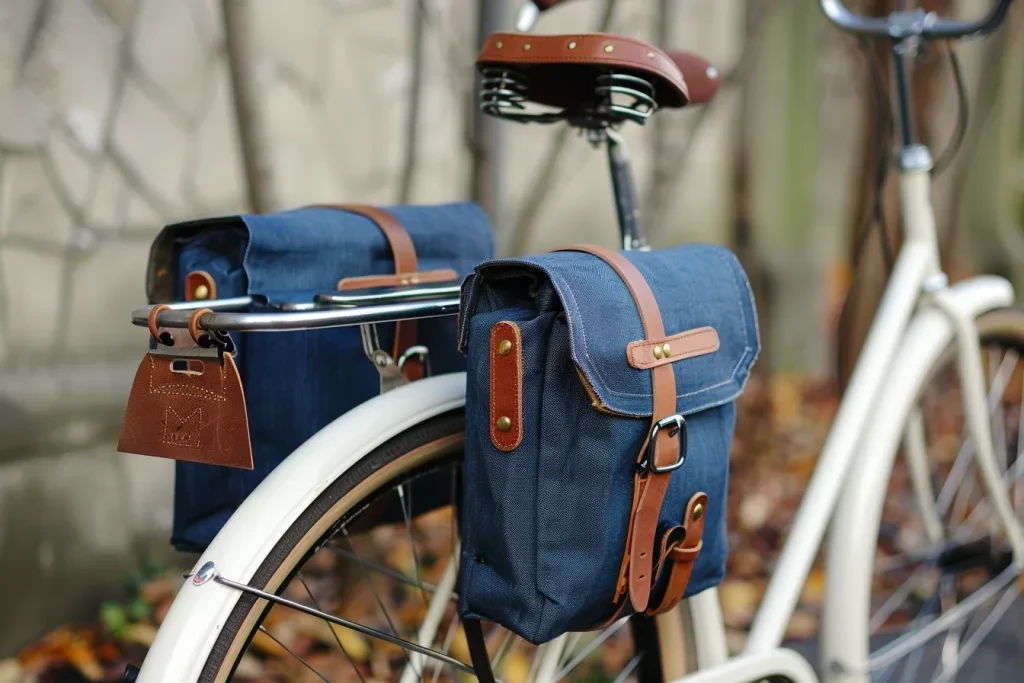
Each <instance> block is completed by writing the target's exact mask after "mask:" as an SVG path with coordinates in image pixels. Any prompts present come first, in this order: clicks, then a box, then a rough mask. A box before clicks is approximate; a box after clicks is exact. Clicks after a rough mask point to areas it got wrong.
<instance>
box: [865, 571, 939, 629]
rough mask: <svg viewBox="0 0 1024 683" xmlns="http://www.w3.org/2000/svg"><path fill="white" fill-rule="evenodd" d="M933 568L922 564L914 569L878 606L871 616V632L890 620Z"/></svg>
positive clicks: (869, 625)
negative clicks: (926, 573)
mask: <svg viewBox="0 0 1024 683" xmlns="http://www.w3.org/2000/svg"><path fill="white" fill-rule="evenodd" d="M928 569H931V567H927V566H921V567H918V568H917V569H915V570H914V572H913V573H912V574H911V575H910V577H909V578H908V579H907V580H906V581H904V582H903V583H902V584H900V586H899V588H897V589H896V590H895V591H894V592H893V594H892V595H891V596H889V599H887V600H886V601H885V602H884V603H882V606H881V607H879V608H878V611H877V612H875V614H874V616H872V617H871V621H870V622H869V624H868V627H869V629H870V630H869V632H870V633H871V634H874V633H876V632H877V631H878V629H880V628H881V627H882V626H884V625H885V622H887V621H888V620H889V617H891V616H892V615H893V613H894V612H895V611H896V609H897V608H898V607H899V606H900V605H902V604H903V601H904V600H906V599H907V598H908V597H910V594H911V593H912V592H913V591H914V588H915V587H916V585H917V582H918V581H920V580H921V579H922V578H924V574H925V572H926V571H927V570H928Z"/></svg>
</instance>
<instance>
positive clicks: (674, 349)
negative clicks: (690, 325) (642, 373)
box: [626, 327, 720, 370]
mask: <svg viewBox="0 0 1024 683" xmlns="http://www.w3.org/2000/svg"><path fill="white" fill-rule="evenodd" d="M719 346H720V343H719V340H718V332H716V331H715V328H713V327H698V328H697V329H694V330H687V331H686V332H680V333H679V334H674V335H672V336H671V337H663V338H661V339H641V340H638V341H634V342H630V343H629V345H628V346H627V347H626V357H627V358H628V359H629V364H630V365H632V366H633V367H634V368H637V369H638V370H648V369H650V368H656V367H658V366H659V365H666V364H668V363H675V362H676V361H681V360H686V359H687V358H696V357H698V356H704V355H707V354H709V353H714V352H715V351H717V350H718V348H719Z"/></svg>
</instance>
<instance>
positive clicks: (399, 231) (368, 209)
mask: <svg viewBox="0 0 1024 683" xmlns="http://www.w3.org/2000/svg"><path fill="white" fill-rule="evenodd" d="M314 206H319V207H323V208H327V209H338V210H340V211H348V212H350V213H357V214H359V215H361V216H366V217H367V218H369V219H370V220H371V221H373V222H374V223H376V224H377V227H378V228H380V230H381V232H383V233H384V237H385V239H387V241H388V245H389V246H390V247H391V256H392V258H393V259H394V260H395V274H396V275H400V274H403V273H415V272H416V270H417V268H418V267H419V265H418V263H417V261H416V247H415V246H413V243H412V238H411V237H409V233H408V232H407V231H406V229H405V228H404V227H402V224H401V223H399V222H398V219H397V218H395V217H394V216H392V215H391V214H390V213H388V212H387V211H385V210H384V209H381V208H379V207H376V206H369V205H367V204H315V205H314ZM415 344H416V321H415V320H404V321H401V322H397V323H395V348H394V351H393V352H392V357H393V358H394V360H395V362H396V363H397V362H398V359H399V357H400V356H401V355H402V353H403V352H404V351H405V350H406V349H408V348H409V347H410V346H415ZM402 372H403V373H404V374H405V376H406V377H407V378H409V379H410V380H417V379H420V378H422V377H423V364H422V363H420V361H419V360H418V359H416V358H409V359H408V361H406V363H405V365H404V366H403V367H402Z"/></svg>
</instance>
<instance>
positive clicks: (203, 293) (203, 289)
mask: <svg viewBox="0 0 1024 683" xmlns="http://www.w3.org/2000/svg"><path fill="white" fill-rule="evenodd" d="M192 294H193V295H194V296H195V298H197V299H205V298H206V297H208V296H210V288H209V287H207V286H206V285H199V286H198V287H196V290H195V291H194V292H192Z"/></svg>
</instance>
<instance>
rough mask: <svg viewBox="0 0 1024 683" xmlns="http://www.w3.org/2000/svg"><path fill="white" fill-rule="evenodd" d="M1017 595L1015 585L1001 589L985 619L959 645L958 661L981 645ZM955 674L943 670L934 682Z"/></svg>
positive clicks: (950, 678)
mask: <svg viewBox="0 0 1024 683" xmlns="http://www.w3.org/2000/svg"><path fill="white" fill-rule="evenodd" d="M1019 596H1020V591H1018V590H1017V587H1016V586H1010V587H1008V588H1006V589H1005V590H1004V591H1003V594H1002V596H1001V597H1000V598H999V600H998V601H997V602H996V604H995V606H994V607H993V608H992V611H991V612H989V614H988V616H986V617H985V620H984V621H983V622H982V623H981V624H979V625H978V627H977V628H976V629H975V630H974V633H972V634H971V637H970V638H968V639H967V642H965V643H964V644H963V645H962V646H961V648H960V661H963V660H965V659H967V658H969V657H970V656H971V655H972V654H974V651H975V650H977V649H978V646H979V645H981V641H983V640H984V639H985V637H986V636H988V634H989V633H991V631H992V629H993V628H995V627H996V624H998V623H999V620H1000V619H1002V618H1003V616H1004V615H1005V614H1006V612H1008V611H1009V609H1010V608H1011V607H1012V606H1013V603H1014V601H1016V599H1017V598H1018V597H1019ZM955 674H956V672H955V671H954V672H953V673H952V674H949V675H947V674H946V672H945V671H943V675H942V676H940V677H939V678H936V679H935V681H936V683H948V682H949V681H952V680H953V679H952V676H953V675H955Z"/></svg>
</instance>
